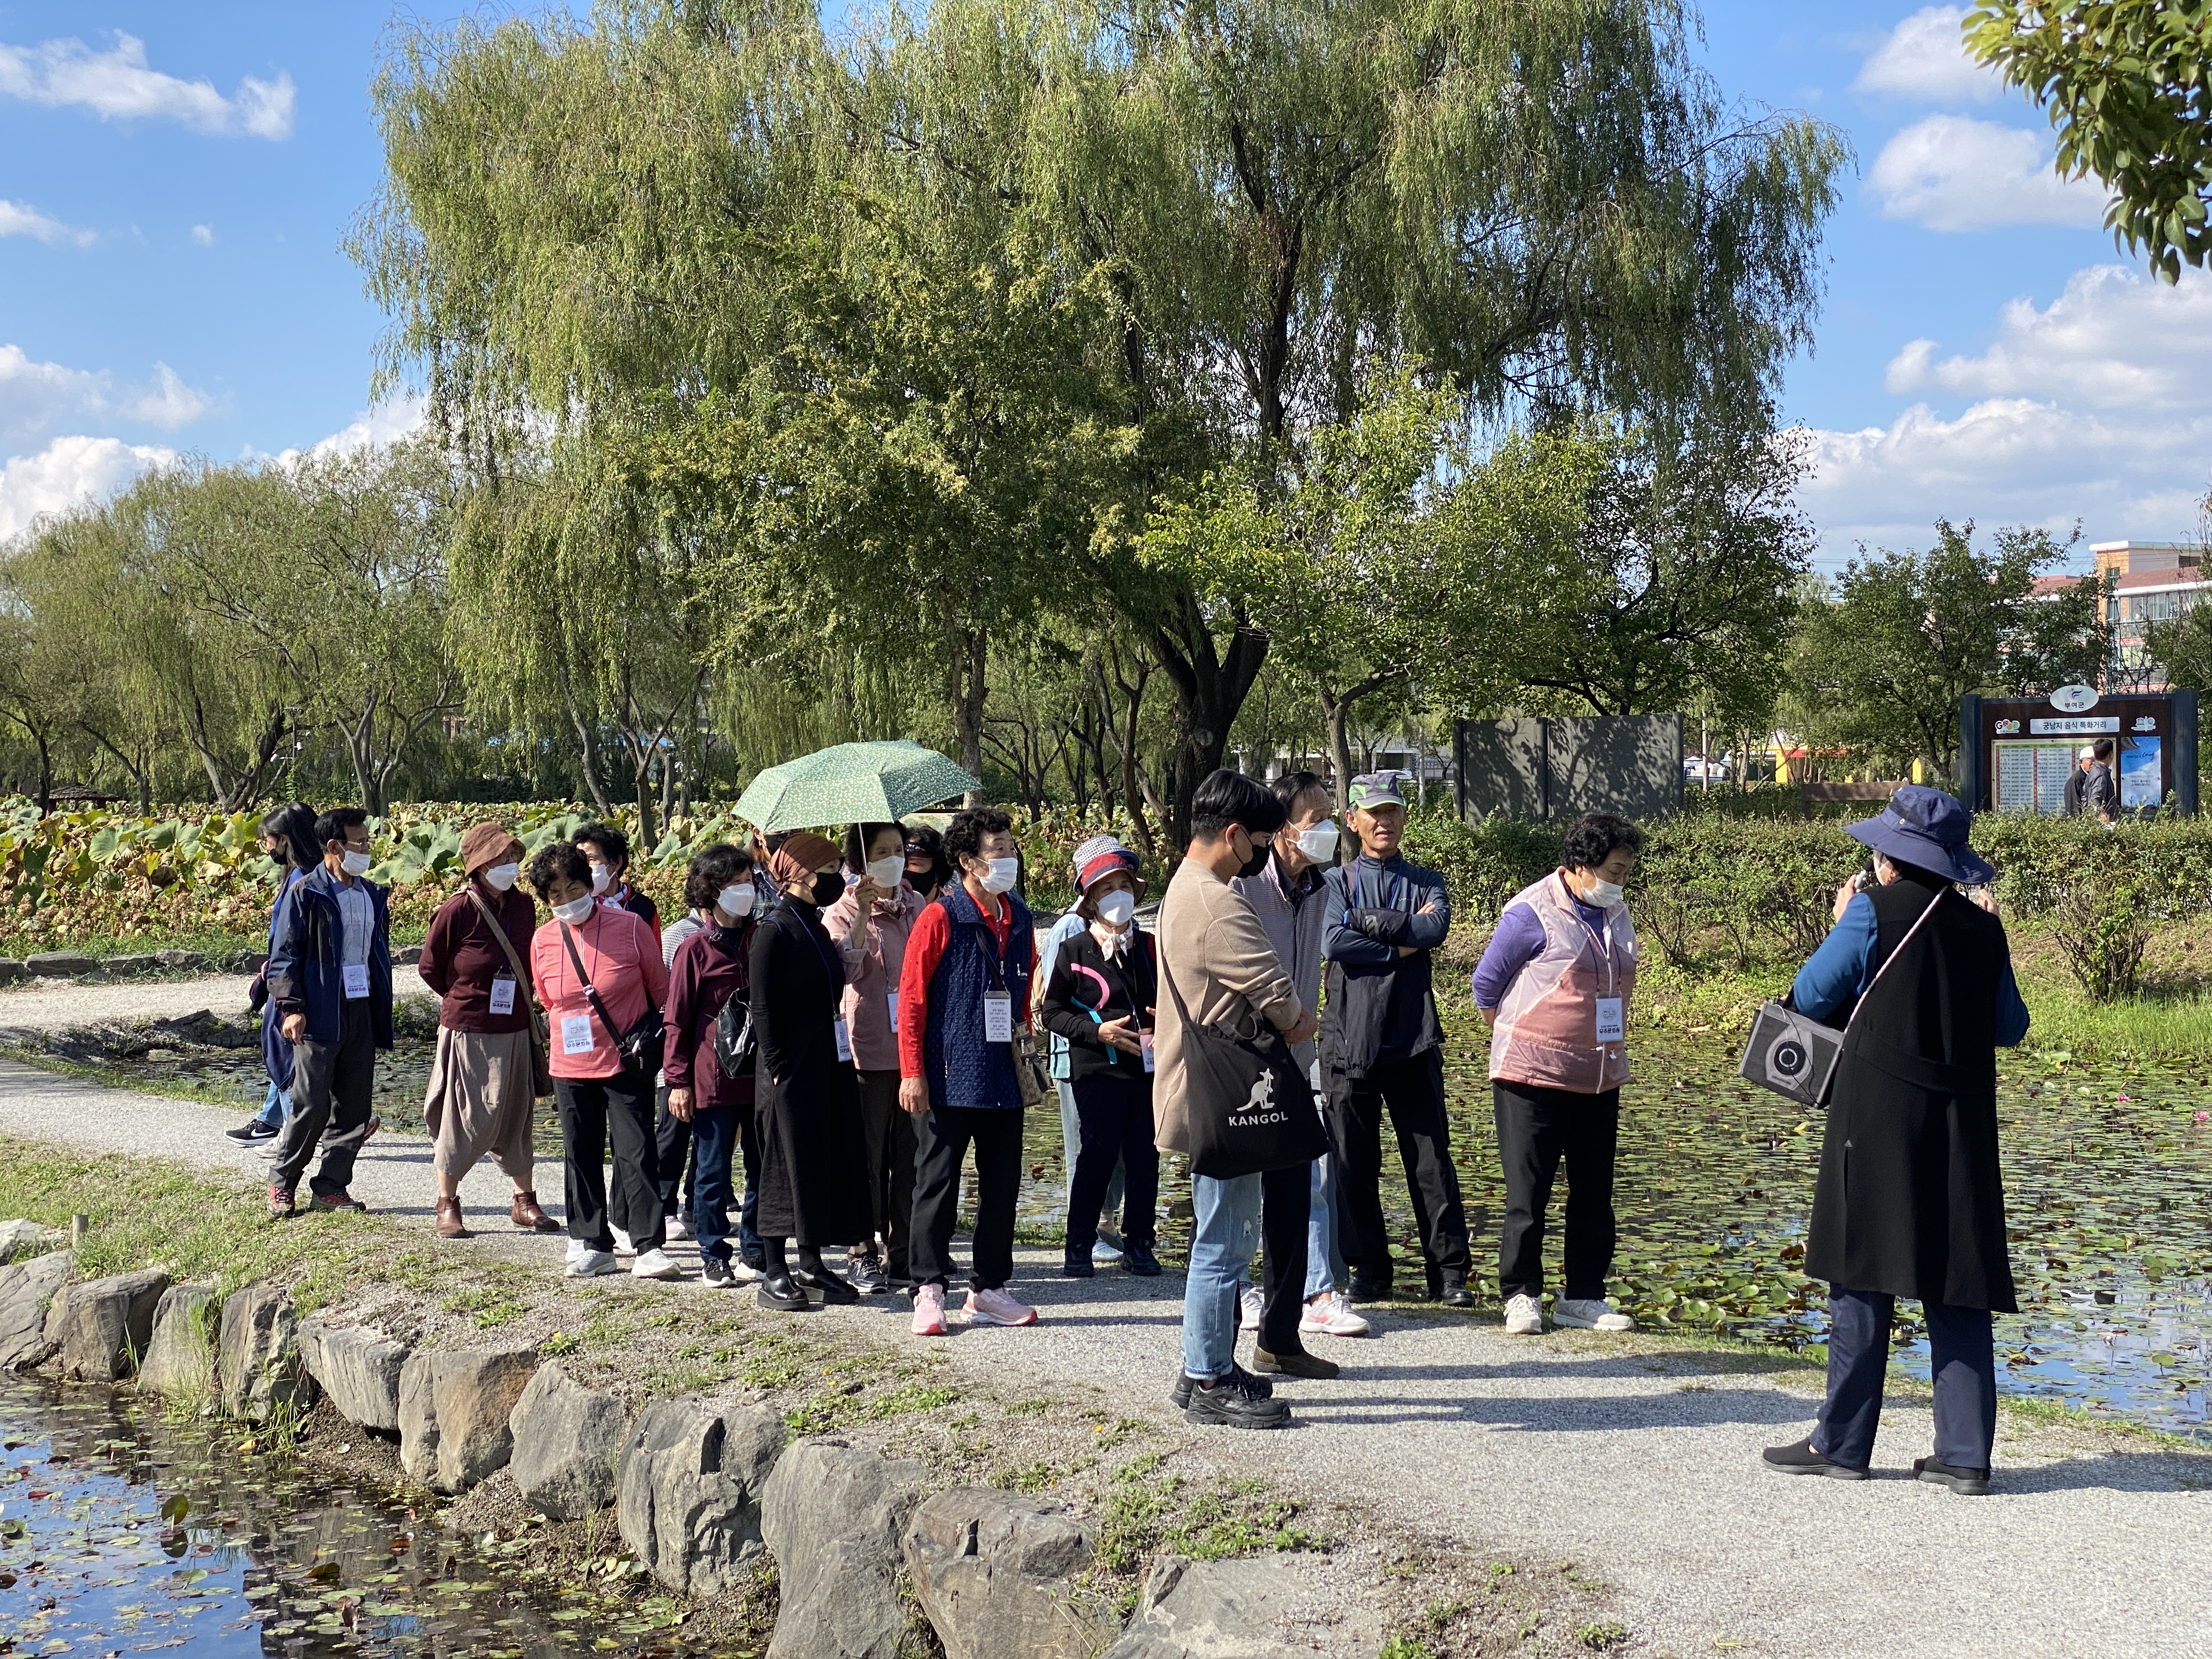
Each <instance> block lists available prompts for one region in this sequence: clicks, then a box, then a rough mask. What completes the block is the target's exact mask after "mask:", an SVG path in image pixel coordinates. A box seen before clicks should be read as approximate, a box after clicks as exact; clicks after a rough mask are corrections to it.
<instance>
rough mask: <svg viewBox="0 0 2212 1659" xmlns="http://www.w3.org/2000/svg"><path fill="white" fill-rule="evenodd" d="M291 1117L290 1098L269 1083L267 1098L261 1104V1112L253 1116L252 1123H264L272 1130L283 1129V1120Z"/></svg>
mask: <svg viewBox="0 0 2212 1659" xmlns="http://www.w3.org/2000/svg"><path fill="white" fill-rule="evenodd" d="M291 1115H292V1097H291V1096H290V1095H289V1093H287V1092H286V1091H284V1090H282V1089H280V1088H278V1087H277V1086H276V1085H275V1084H274V1083H271V1084H270V1085H269V1093H268V1095H267V1097H265V1098H264V1100H263V1101H262V1103H261V1110H260V1111H259V1112H258V1113H257V1114H256V1115H255V1117H254V1121H255V1122H257V1123H265V1124H267V1125H268V1126H269V1127H270V1128H272V1129H281V1128H283V1127H284V1120H285V1119H286V1118H288V1117H289V1116H291Z"/></svg>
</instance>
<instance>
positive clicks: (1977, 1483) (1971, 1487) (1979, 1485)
mask: <svg viewBox="0 0 2212 1659" xmlns="http://www.w3.org/2000/svg"><path fill="white" fill-rule="evenodd" d="M1912 1472H1913V1474H1917V1475H1918V1476H1919V1477H1920V1478H1921V1479H1922V1480H1928V1481H1932V1482H1934V1483H1935V1484H1936V1486H1948V1487H1949V1488H1950V1489H1951V1490H1952V1491H1953V1492H1956V1493H1958V1494H1959V1496H1960V1497H1961V1498H1986V1497H1987V1496H1988V1495H1989V1491H1990V1472H1989V1471H1988V1470H1987V1469H1965V1468H1960V1467H1959V1466H1958V1465H1957V1464H1955V1463H1944V1462H1938V1461H1937V1460H1936V1459H1935V1458H1933V1457H1916V1458H1914V1459H1913V1460H1912Z"/></svg>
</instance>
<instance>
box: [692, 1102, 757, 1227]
mask: <svg viewBox="0 0 2212 1659" xmlns="http://www.w3.org/2000/svg"><path fill="white" fill-rule="evenodd" d="M747 1115H750V1114H747ZM690 1131H691V1157H692V1172H693V1181H694V1182H695V1185H694V1187H693V1188H692V1194H691V1225H692V1226H693V1227H694V1228H695V1229H696V1231H697V1233H698V1237H699V1255H700V1259H701V1260H702V1261H704V1260H705V1259H706V1258H707V1257H708V1256H713V1257H714V1258H716V1259H717V1260H719V1261H728V1260H729V1259H730V1161H731V1159H732V1158H734V1157H736V1156H737V1155H738V1108H736V1107H734V1106H712V1107H708V1108H707V1109H704V1110H702V1111H696V1112H694V1113H693V1114H692V1115H691V1122H690Z"/></svg>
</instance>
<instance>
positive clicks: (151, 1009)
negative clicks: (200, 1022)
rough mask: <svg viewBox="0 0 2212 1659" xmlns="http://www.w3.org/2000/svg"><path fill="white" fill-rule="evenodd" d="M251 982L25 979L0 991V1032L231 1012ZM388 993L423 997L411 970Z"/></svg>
mask: <svg viewBox="0 0 2212 1659" xmlns="http://www.w3.org/2000/svg"><path fill="white" fill-rule="evenodd" d="M252 983H253V981H252V979H251V978H250V977H248V976H247V975H244V974H216V975H211V976H210V977H208V978H204V979H176V980H91V979H34V980H27V981H23V982H22V983H21V984H16V985H10V986H7V987H0V1030H20V1031H65V1030H69V1029H70V1027H71V1026H73V1025H96V1024H104V1023H106V1022H109V1021H115V1020H141V1019H174V1018H177V1017H178V1016H179V1015H181V1014H190V1013H197V1012H198V1011H199V1010H201V1009H203V1008H206V1009H210V1010H212V1011H213V1012H216V1013H218V1014H228V1013H234V1012H238V1011H240V1010H241V1009H243V1008H244V1007H245V1006H246V992H247V990H248V988H249V987H252ZM392 994H394V995H395V996H403V997H404V996H422V995H427V994H428V992H427V991H425V990H424V988H423V985H422V978H421V976H420V975H417V974H416V971H415V970H414V969H412V968H394V969H392Z"/></svg>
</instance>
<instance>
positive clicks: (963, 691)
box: [952, 628, 991, 806]
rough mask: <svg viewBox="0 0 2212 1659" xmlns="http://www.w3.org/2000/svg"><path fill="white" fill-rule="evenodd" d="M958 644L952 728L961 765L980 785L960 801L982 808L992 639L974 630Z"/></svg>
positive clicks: (961, 636) (984, 799)
mask: <svg viewBox="0 0 2212 1659" xmlns="http://www.w3.org/2000/svg"><path fill="white" fill-rule="evenodd" d="M956 643H957V645H958V647H959V654H958V656H957V658H956V659H954V664H953V669H952V726H953V732H954V735H955V737H957V739H958V740H959V744H960V764H961V765H962V766H963V767H964V768H965V769H967V772H968V775H969V776H970V777H972V778H974V779H975V781H976V786H977V787H975V788H973V789H970V790H969V792H968V793H966V794H964V795H963V796H962V797H961V798H960V804H961V805H963V806H981V805H985V803H986V797H985V795H984V793H983V790H982V787H981V784H982V777H983V705H984V701H985V699H986V698H987V697H988V696H989V695H990V689H991V688H990V680H989V678H988V674H987V664H988V659H989V655H990V639H989V636H988V635H986V634H985V633H984V631H983V630H982V629H980V628H977V629H969V630H967V631H966V632H965V633H964V634H963V635H960V636H959V637H958V638H957V641H956Z"/></svg>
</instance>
